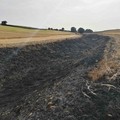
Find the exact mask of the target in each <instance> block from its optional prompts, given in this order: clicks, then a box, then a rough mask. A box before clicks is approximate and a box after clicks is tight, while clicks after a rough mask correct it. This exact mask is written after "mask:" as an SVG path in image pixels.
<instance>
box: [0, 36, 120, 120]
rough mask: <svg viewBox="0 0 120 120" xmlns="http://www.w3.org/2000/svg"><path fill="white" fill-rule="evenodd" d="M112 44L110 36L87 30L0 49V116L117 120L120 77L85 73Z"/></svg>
mask: <svg viewBox="0 0 120 120" xmlns="http://www.w3.org/2000/svg"><path fill="white" fill-rule="evenodd" d="M111 43H114V45H116V42H114V41H112V39H111V38H110V37H107V36H101V35H97V34H90V35H83V37H82V38H74V39H73V38H72V39H69V40H63V41H61V42H53V43H47V44H38V45H29V46H25V47H23V48H22V49H19V48H17V47H15V48H0V58H1V59H0V66H1V68H2V69H0V70H1V71H0V78H1V82H0V108H1V109H0V119H1V120H48V119H49V120H58V119H59V120H109V119H110V120H119V119H118V118H120V111H119V108H120V104H119V101H120V97H119V94H120V89H119V86H120V82H119V79H118V78H116V79H115V80H114V81H108V80H107V79H106V77H104V75H103V76H101V77H100V79H99V81H92V79H91V78H89V77H88V73H89V71H92V70H93V69H94V68H97V67H99V62H100V61H101V60H102V59H104V57H105V54H106V55H108V56H109V53H110V52H111V50H113V48H114V47H115V46H114V45H113V46H112V49H111V46H110V45H111ZM18 49H19V50H18ZM106 50H107V51H106ZM16 51H17V52H16ZM108 51H109V52H108Z"/></svg>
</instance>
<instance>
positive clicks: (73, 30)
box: [1, 21, 93, 34]
mask: <svg viewBox="0 0 120 120" xmlns="http://www.w3.org/2000/svg"><path fill="white" fill-rule="evenodd" d="M1 25H7V21H2V22H1ZM48 30H56V31H66V30H65V28H61V29H53V28H50V27H49V28H48ZM70 31H71V32H75V33H81V34H82V33H93V30H91V29H86V30H85V29H84V28H82V27H80V28H79V29H78V30H77V29H76V28H75V27H71V30H70Z"/></svg>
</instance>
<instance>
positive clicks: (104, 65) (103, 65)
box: [88, 59, 118, 81]
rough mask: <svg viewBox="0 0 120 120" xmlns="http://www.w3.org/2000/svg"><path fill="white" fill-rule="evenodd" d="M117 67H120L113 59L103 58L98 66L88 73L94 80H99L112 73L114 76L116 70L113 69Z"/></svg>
mask: <svg viewBox="0 0 120 120" xmlns="http://www.w3.org/2000/svg"><path fill="white" fill-rule="evenodd" d="M116 68H118V64H117V63H115V62H114V61H111V60H110V61H106V60H104V59H103V60H101V61H100V62H99V63H98V65H97V67H95V68H94V69H92V70H91V71H90V72H89V73H88V77H89V78H91V79H92V80H93V81H96V80H99V79H100V78H101V77H103V76H104V75H108V74H109V75H110V74H111V77H112V75H113V72H114V71H113V70H116Z"/></svg>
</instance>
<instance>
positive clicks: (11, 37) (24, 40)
mask: <svg viewBox="0 0 120 120" xmlns="http://www.w3.org/2000/svg"><path fill="white" fill-rule="evenodd" d="M71 37H79V36H78V35H75V34H74V33H71V32H61V31H51V30H32V29H24V28H16V27H8V26H0V47H8V46H9V47H11V46H12V47H13V46H21V45H22V46H23V45H26V44H31V43H32V44H36V43H46V42H50V41H51V42H54V41H56V40H59V39H60V40H62V39H66V38H71Z"/></svg>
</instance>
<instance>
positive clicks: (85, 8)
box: [0, 0, 120, 31]
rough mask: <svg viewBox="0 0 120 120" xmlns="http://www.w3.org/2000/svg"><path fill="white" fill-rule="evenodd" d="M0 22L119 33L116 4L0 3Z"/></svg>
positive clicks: (99, 0)
mask: <svg viewBox="0 0 120 120" xmlns="http://www.w3.org/2000/svg"><path fill="white" fill-rule="evenodd" d="M0 20H1V21H2V20H6V21H7V22H8V24H15V25H23V26H31V27H37V28H48V27H52V28H62V27H64V28H65V29H68V30H70V28H71V27H76V28H79V27H83V28H85V29H88V28H90V29H93V30H94V31H100V30H108V29H120V0H0Z"/></svg>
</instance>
